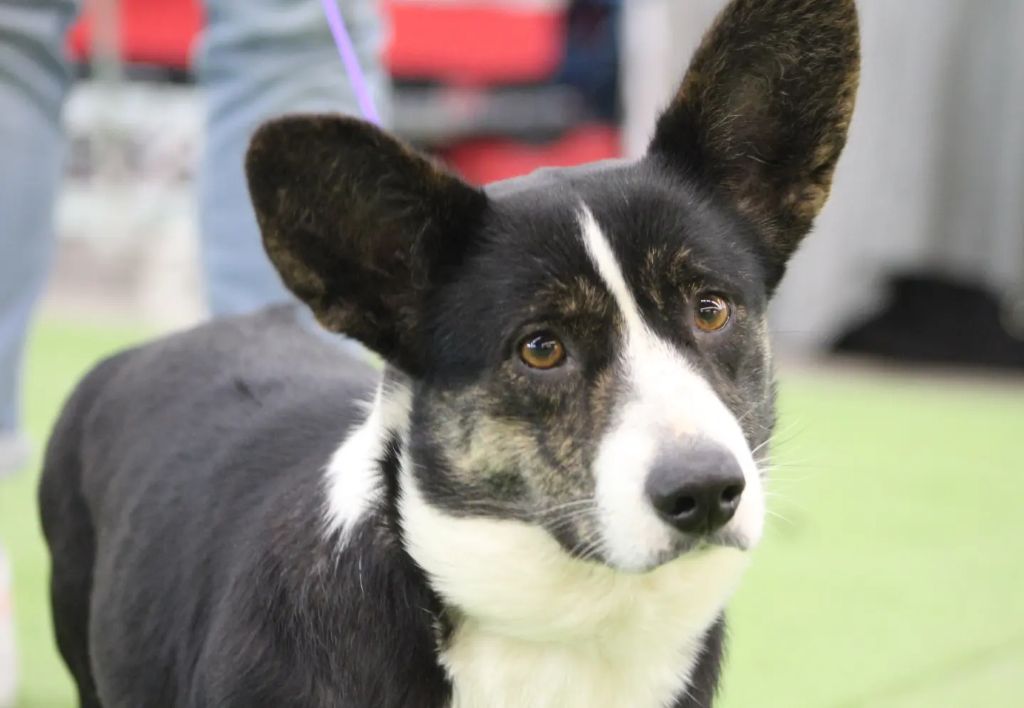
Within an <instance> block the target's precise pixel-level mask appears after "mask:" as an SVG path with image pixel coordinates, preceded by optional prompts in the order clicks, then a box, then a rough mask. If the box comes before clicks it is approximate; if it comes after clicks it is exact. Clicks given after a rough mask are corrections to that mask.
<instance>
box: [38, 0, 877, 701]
mask: <svg viewBox="0 0 1024 708" xmlns="http://www.w3.org/2000/svg"><path fill="white" fill-rule="evenodd" d="M856 70H857V37H856V13H855V10H854V7H853V4H852V2H851V1H850V0H770V1H767V2H755V0H737V1H736V2H734V3H733V5H732V6H730V8H729V9H728V10H727V11H726V12H725V13H724V14H723V16H722V18H721V19H720V20H719V22H718V24H717V25H716V28H715V29H714V30H713V32H712V33H711V34H710V35H709V37H708V38H707V39H706V40H705V43H704V45H702V48H701V50H700V51H699V52H698V54H697V56H696V58H695V60H694V65H693V67H692V68H691V72H690V74H689V75H688V77H687V79H686V80H685V81H684V84H683V87H682V89H681V90H680V94H679V96H677V98H676V100H675V101H674V102H673V104H672V106H670V107H669V109H668V110H667V111H666V113H665V115H664V116H663V117H662V119H661V120H660V122H659V125H658V128H657V131H656V133H655V136H654V139H653V141H652V144H651V150H650V154H649V155H648V156H647V157H645V158H644V159H642V160H640V161H638V162H635V163H629V162H614V163H607V164H601V165H593V166H588V167H585V168H578V169H570V170H555V171H549V172H543V173H538V174H535V175H532V176H530V177H527V178H523V179H520V180H515V181H512V182H510V183H505V184H501V185H496V186H494V187H491V188H489V189H488V190H486V191H481V190H477V189H474V188H472V187H469V186H468V185H465V184H464V183H462V182H461V181H459V180H458V179H457V178H455V177H453V176H451V175H449V174H447V173H444V172H443V171H441V170H439V169H438V168H436V167H435V166H434V165H432V164H431V163H429V162H428V161H426V160H424V159H423V158H420V157H418V156H416V155H415V154H413V153H411V152H410V151H408V150H407V149H406V148H405V147H404V146H402V145H401V144H399V143H397V142H396V141H394V140H393V139H391V138H390V137H388V136H386V135H385V134H383V133H381V132H379V131H377V130H376V129H374V128H371V127H369V126H366V125H364V124H360V123H358V122H356V121H350V120H345V119H338V118H327V117H302V118H293V119H285V120H282V121H278V122H276V123H273V124H270V125H268V126H267V127H265V128H264V129H262V130H261V131H260V133H259V134H258V135H257V136H256V138H254V141H253V146H252V148H251V149H250V154H249V158H248V165H247V166H248V171H249V178H250V188H251V191H252V195H253V201H254V204H255V206H256V210H257V214H258V216H259V218H260V224H261V227H262V229H263V233H264V240H265V243H266V246H267V250H268V253H269V255H270V257H271V259H272V260H273V261H274V262H275V265H276V266H277V268H278V270H279V271H280V273H281V274H282V277H283V278H284V280H285V282H286V283H287V284H288V285H289V287H290V288H291V289H292V290H293V291H294V292H295V293H296V294H297V295H298V296H299V297H300V298H301V299H303V300H304V301H305V302H306V303H307V304H308V305H309V306H310V307H311V309H312V310H313V312H314V313H315V314H316V316H317V317H318V319H319V320H320V322H321V323H323V324H324V325H325V327H327V328H328V329H331V330H334V331H339V332H344V333H346V334H349V335H351V336H353V337H355V338H358V339H360V340H361V341H362V342H364V343H365V344H367V345H368V346H369V347H370V348H372V349H374V350H376V351H377V352H378V353H380V354H381V355H382V356H383V357H384V358H385V360H386V361H387V366H386V367H385V369H384V372H383V373H382V374H379V373H377V372H376V371H375V370H374V369H372V368H371V367H369V366H367V365H366V364H364V363H360V362H359V361H358V360H357V359H355V358H353V357H351V356H348V355H345V354H342V353H341V352H340V351H339V350H338V349H337V348H336V347H335V346H334V345H333V344H330V343H328V342H326V341H325V340H324V339H323V338H322V337H319V336H317V335H315V334H313V333H310V332H307V331H306V329H305V328H304V327H303V326H302V325H300V324H299V318H298V316H297V313H296V311H295V310H294V309H291V308H280V309H276V310H272V311H268V312H266V313H263V314H260V315H254V316H251V317H247V318H241V319H237V320H230V321H224V322H220V323H214V324H211V325H207V326H205V327H202V328H200V329H198V330H195V331H193V332H189V333H185V334H181V335H177V336H174V337H171V338H168V339H166V340H163V341H161V342H157V343H155V344H152V345H149V346H146V347H143V348H140V349H138V350H135V351H133V352H129V353H126V354H123V355H120V356H118V357H115V358H113V359H111V360H108V361H107V362H104V363H103V364H101V365H100V366H99V367H98V368H97V369H96V370H95V371H94V372H93V373H92V374H90V375H89V377H87V379H86V380H85V381H84V382H83V383H82V385H81V386H80V387H79V389H78V391H77V392H76V393H75V395H74V396H73V397H72V399H71V401H70V402H69V403H68V405H67V407H66V409H65V412H64V414H63V416H62V418H61V421H60V423H59V424H58V427H57V429H56V431H55V432H54V435H53V438H52V440H51V444H50V449H49V452H48V456H47V461H46V469H45V472H44V478H43V483H42V488H41V503H42V510H43V522H44V530H45V532H46V536H47V540H48V542H49V544H50V547H51V551H52V554H53V559H54V568H53V582H52V593H53V604H54V614H55V623H56V626H57V636H58V642H59V645H60V649H61V651H62V653H63V655H64V657H65V660H66V661H67V663H68V665H69V667H70V668H71V670H72V673H73V674H74V676H75V679H76V681H77V683H78V686H79V691H80V695H81V700H82V703H83V705H85V706H105V707H107V708H112V707H114V706H132V707H133V708H134V707H135V706H139V705H160V706H163V705H168V706H170V705H174V706H217V707H218V708H220V707H230V706H239V707H242V706H246V707H252V706H275V707H277V706H351V707H353V708H356V707H359V708H362V707H366V706H374V707H377V706H380V707H388V708H390V707H392V706H394V707H396V708H397V707H399V706H409V707H415V708H482V707H484V706H487V707H493V708H545V707H547V706H550V707H551V708H554V707H555V706H558V707H559V708H575V707H577V706H579V707H580V708H582V707H583V706H587V707H588V708H593V707H595V706H609V707H612V706H616V707H617V706H631V707H635V708H647V707H650V708H663V707H665V706H670V707H680V706H707V705H710V703H711V701H712V699H713V696H714V691H715V687H716V685H717V681H718V673H719V662H720V657H721V651H722V637H723V631H724V630H723V621H722V619H721V618H722V612H723V609H724V606H725V603H726V602H727V600H728V598H729V596H730V594H731V592H732V590H733V589H734V587H735V585H736V583H737V582H738V581H739V578H740V576H741V574H742V571H743V569H744V567H745V566H746V562H747V561H746V559H747V552H748V551H749V550H751V549H752V548H753V547H754V546H755V545H756V544H757V542H758V540H759V538H760V535H761V528H762V524H763V515H764V501H763V494H762V491H761V473H760V472H759V468H758V461H757V459H756V458H755V454H756V453H759V452H760V451H762V450H763V449H764V446H765V445H766V444H767V442H768V440H769V437H770V434H771V429H772V426H773V424H774V413H773V410H774V406H773V392H772V390H773V389H772V386H773V383H772V377H771V363H770V354H769V349H768V343H767V339H766V336H765V330H766V327H765V319H764V318H765V309H766V306H767V302H768V300H769V298H770V296H771V294H772V292H773V291H774V289H775V287H776V285H777V283H778V281H779V279H780V278H781V277H782V274H783V272H784V269H785V263H786V261H787V259H788V257H789V256H790V254H791V253H792V252H793V250H794V249H795V248H796V246H797V244H798V243H799V241H800V239H801V238H802V237H803V236H804V235H805V234H806V233H807V231H808V230H809V228H810V226H811V222H812V220H813V218H814V215H815V214H816V213H817V211H818V209H819V208H820V207H821V205H822V203H823V202H824V199H825V197H826V195H827V192H828V187H829V184H830V180H831V175H832V171H833V169H834V166H835V163H836V160H837V159H838V156H839V153H840V151H841V149H842V145H843V141H844V139H845V134H846V129H847V125H848V122H849V117H850V112H851V111H852V106H853V93H854V91H855V87H856ZM371 399H372V401H373V402H372V404H369V405H367V404H366V402H367V401H369V400H371ZM339 442H340V446H339Z"/></svg>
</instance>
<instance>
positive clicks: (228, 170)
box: [0, 0, 1024, 708]
mask: <svg viewBox="0 0 1024 708" xmlns="http://www.w3.org/2000/svg"><path fill="white" fill-rule="evenodd" d="M724 4H725V3H724V0H628V2H627V1H626V0H432V1H431V0H381V2H379V3H378V2H374V1H373V0H341V2H340V7H341V11H342V14H343V16H344V17H345V19H346V22H347V26H348V29H349V32H350V34H351V38H352V40H353V43H354V45H355V50H356V54H357V55H358V56H359V58H360V59H361V61H362V64H363V70H364V71H365V73H366V78H367V91H368V92H369V94H370V95H371V96H372V99H373V100H374V102H375V104H376V106H377V108H378V109H379V110H380V112H381V115H382V118H383V121H384V122H385V124H387V125H388V126H390V127H391V129H393V130H394V131H395V132H397V133H398V134H399V135H401V136H403V137H405V138H406V139H408V140H410V141H412V142H413V143H415V144H417V145H418V146H420V147H422V148H424V149H427V150H430V151H432V152H433V153H435V154H436V155H437V156H438V157H439V158H441V159H442V160H444V161H445V162H446V163H448V164H449V165H450V166H451V167H452V168H453V169H455V170H456V171H458V172H459V173H461V174H462V175H463V176H464V177H465V178H467V179H468V180H470V181H473V182H477V183H481V184H483V183H486V182H489V181H492V180H496V179H501V178H505V177H509V176H513V175H517V174H521V173H525V172H529V171H531V170H533V169H536V168H538V167H542V166H548V165H571V164H577V163H582V162H588V161H592V160H598V159H603V158H608V157H617V156H636V155H639V154H641V153H642V152H643V150H644V149H645V146H646V141H647V139H648V138H649V136H650V134H651V131H652V128H653V123H654V119H655V117H656V115H657V113H658V111H659V110H660V109H661V108H662V107H663V106H664V105H666V103H667V101H668V100H669V97H670V96H671V95H672V93H673V91H674V90H675V88H676V85H677V84H678V81H679V79H680V78H681V76H682V72H683V70H684V68H685V66H686V63H687V61H688V59H689V56H690V54H691V53H692V51H693V49H694V48H695V46H696V44H697V42H698V41H699V39H700V37H701V36H702V34H703V32H704V31H705V30H706V29H707V27H708V26H709V25H710V23H711V21H712V19H713V18H714V16H715V14H716V13H717V12H718V10H720V9H721V7H722V6H723V5H724ZM48 5H49V6H52V10H53V14H52V15H51V16H45V15H44V16H42V19H38V17H37V16H36V15H35V14H34V10H38V9H39V8H41V7H43V6H48ZM859 5H860V8H861V15H862V35H863V62H864V63H863V76H862V84H861V93H860V98H859V103H858V108H857V113H856V114H855V118H854V122H853V126H852V128H851V134H850V141H849V144H848V147H847V151H846V153H845V155H844V157H843V159H842V161H841V162H840V166H839V169H838V171H837V175H836V181H835V187H834V190H833V195H832V199H831V201H830V202H829V204H828V206H827V207H826V209H825V211H824V212H823V214H822V216H821V217H820V219H819V221H818V227H817V229H816V231H815V233H814V234H813V236H812V237H811V238H810V239H809V240H808V242H807V245H806V247H804V248H803V249H802V251H801V252H800V253H799V255H798V256H797V258H796V259H795V260H794V262H793V264H792V266H791V268H790V271H789V275H788V277H787V280H786V282H785V283H784V286H783V288H782V290H781V292H780V294H779V296H778V299H777V301H776V303H775V308H774V311H773V315H772V323H773V330H774V336H775V342H776V351H777V355H778V358H779V360H780V377H781V388H780V405H781V422H780V427H779V432H778V435H777V437H776V443H775V459H776V467H775V469H774V470H773V479H772V481H771V483H770V491H771V504H770V507H771V508H772V514H773V516H772V520H771V523H770V529H769V533H768V536H767V539H766V542H765V545H764V547H763V549H762V550H761V551H760V552H759V554H758V556H757V559H756V562H755V564H754V568H753V570H752V572H751V575H750V576H749V578H748V580H747V582H746V583H745V584H744V585H743V587H742V589H741V591H740V593H739V596H738V597H737V599H736V602H735V603H734V609H733V612H732V629H733V639H732V641H731V649H730V659H729V663H728V669H727V671H726V675H725V678H724V681H723V685H724V694H723V697H722V702H721V703H722V705H725V706H727V707H732V708H736V707H738V706H751V705H756V706H780V707H781V706H789V707H792V706H835V707H839V706H843V707H853V706H967V705H971V706H973V705H985V706H990V707H995V706H1007V707H1009V706H1021V705H1024V494H1022V492H1021V484H1020V480H1022V479H1024V458H1022V455H1021V451H1020V440H1021V437H1022V435H1024V199H1022V197H1024V43H1021V42H1020V36H1021V35H1022V34H1024V2H1019V1H1018V0H981V1H980V2H979V1H977V0H901V1H900V2H898V3H895V2H891V1H887V0H860V2H859ZM257 7H258V8H259V9H258V10H254V8H257ZM78 9H79V8H76V7H74V3H72V2H70V0H0V210H4V211H7V212H8V214H7V215H5V214H4V213H2V211H0V280H2V279H4V277H5V273H7V274H8V275H7V277H8V285H10V284H11V283H13V282H14V275H17V274H18V273H19V272H20V267H19V266H17V265H16V262H17V261H18V259H19V258H20V257H21V256H22V255H23V251H24V250H25V249H32V248H37V247H39V243H42V242H43V241H45V242H46V244H48V245H46V247H45V249H44V250H46V253H45V254H44V255H43V256H42V260H41V261H40V262H44V261H45V262H46V263H48V264H50V265H49V269H48V273H47V274H45V283H46V287H45V292H44V293H43V294H42V296H41V299H40V300H39V302H40V303H41V304H40V305H39V306H38V307H37V308H36V309H35V310H34V312H35V317H34V319H33V320H32V323H33V324H32V326H31V329H30V330H29V332H30V334H29V336H28V340H27V341H28V344H27V354H25V356H24V358H23V359H21V361H22V362H23V366H21V367H19V368H20V370H21V373H20V374H19V381H20V397H19V400H20V405H19V408H18V410H19V411H20V412H19V413H18V415H17V417H16V418H15V419H14V420H16V423H17V425H16V431H15V430H14V428H15V426H10V427H12V433H11V434H10V435H8V437H7V443H5V438H4V432H5V431H4V429H3V425H2V424H3V420H2V417H0V549H2V550H0V556H2V557H0V706H4V693H5V690H6V691H7V692H8V693H11V694H12V695H13V693H12V692H13V691H15V690H16V691H17V696H18V697H17V699H16V702H15V703H14V704H13V705H17V706H24V707H32V706H35V707H46V708H64V707H66V706H71V705H73V703H72V699H71V689H70V683H69V681H68V678H67V676H66V672H65V670H64V668H63V665H62V664H61V663H60V662H59V659H58V658H57V655H56V651H55V648H54V645H53V640H52V629H51V626H50V620H49V616H48V610H47V598H46V589H45V587H46V586H45V583H46V578H47V572H48V571H47V567H46V559H45V555H44V552H43V547H42V541H41V538H40V534H39V530H38V522H37V512H36V509H35V498H34V488H35V478H36V470H37V469H38V466H39V465H38V462H39V453H40V449H41V445H42V444H43V443H44V441H45V438H46V436H47V434H48V430H49V427H50V425H51V424H52V421H53V419H54V417H55V415H56V413H57V411H58V410H59V406H60V404H61V403H62V401H63V399H64V397H65V396H66V395H67V393H68V392H69V391H70V388H71V387H72V386H73V385H74V383H75V382H76V380H77V378H78V377H79V376H80V375H81V374H82V373H83V372H84V371H85V370H86V369H87V368H88V367H89V366H91V365H92V364H93V363H95V361H96V360H97V359H98V358H100V357H102V356H104V355H106V354H108V353H110V352H112V351H114V350H116V349H118V348H122V347H124V346H127V345H129V344H132V343H135V342H138V341H141V340H144V339H146V338H149V337H152V336H156V335H158V334H161V333H163V332H166V331H169V330H173V329H177V328H181V327H185V326H189V325H191V324H193V323H195V322H198V321H201V320H202V319H204V318H205V317H207V316H208V315H209V313H210V312H211V311H212V312H214V313H225V312H231V311H237V310H240V309H245V307H246V303H247V302H249V301H250V300H246V299H245V298H241V299H239V298H237V297H236V296H235V295H236V294H237V292H238V291H240V290H245V289H246V288H247V287H249V286H248V285H247V282H248V281H247V280H246V278H248V277H250V276H249V274H245V273H243V274H238V273H228V274H224V273H223V272H220V271H218V268H220V267H221V266H220V265H219V263H220V260H219V259H222V258H223V257H224V254H225V253H228V254H232V253H238V252H241V251H245V250H251V249H252V243H248V242H246V241H245V240H244V238H243V237H244V236H245V234H248V233H249V231H250V230H251V226H252V225H251V223H250V222H251V221H252V219H251V215H250V214H249V213H248V212H245V210H246V209H247V205H246V203H245V200H244V194H240V193H239V191H238V190H239V188H240V186H242V183H241V178H240V170H241V160H240V150H241V147H239V146H244V141H245V139H246V138H247V136H248V133H249V132H250V131H251V129H252V127H254V126H255V124H256V123H258V120H259V119H262V118H265V117H267V116H269V115H273V114H276V113H279V112H283V111H286V110H289V109H293V108H294V109H301V110H342V111H346V112H356V111H357V102H356V100H355V98H356V97H357V96H356V94H358V87H354V86H353V82H352V81H351V78H353V77H350V76H347V75H346V72H345V69H344V67H343V64H342V62H341V60H340V59H339V58H338V55H337V51H336V49H335V47H334V44H333V42H332V41H331V36H330V33H329V32H328V29H327V27H328V25H327V22H326V20H325V19H324V17H323V15H322V14H321V13H322V10H321V7H320V3H319V0H208V2H206V3H202V2H200V0H90V1H89V2H85V3H84V7H83V8H81V13H80V14H75V13H76V12H77V10H78ZM240 18H241V19H240ZM72 20H74V22H73V24H70V23H71V21H72ZM245 23H248V24H245ZM65 27H66V29H67V31H66V32H65V31H64V30H65ZM33 32H35V33H36V36H42V35H46V34H47V33H49V34H50V35H53V36H59V37H60V44H59V52H60V55H61V58H65V59H66V64H65V65H64V66H63V67H57V68H56V69H54V71H59V72H63V71H65V70H66V71H67V72H69V73H68V74H67V76H68V77H69V78H68V79H62V80H61V81H60V82H58V83H60V85H61V86H62V87H64V86H66V91H65V89H64V88H61V89H59V90H54V91H53V92H52V93H53V96H57V97H58V98H53V99H48V100H51V103H53V104H54V105H55V106H56V108H52V109H51V113H52V114H53V115H59V116H61V117H60V119H59V120H60V122H59V124H57V123H55V128H54V130H53V131H52V136H51V138H50V140H51V141H52V142H54V143H55V144H59V142H60V140H61V139H63V140H64V154H63V155H62V156H61V155H59V156H58V157H57V158H55V159H56V162H55V164H59V165H60V178H59V180H58V181H57V182H56V184H57V185H58V189H57V191H56V198H55V202H54V210H53V214H54V217H53V219H52V223H46V221H47V220H46V219H43V224H42V226H41V227H40V234H39V236H38V237H33V239H31V240H28V241H19V239H23V240H24V239H28V238H29V231H30V229H28V228H27V227H26V228H25V229H20V224H22V223H25V222H21V221H18V220H16V219H13V218H11V216H10V215H11V214H14V213H15V211H16V210H17V209H18V208H19V206H20V207H24V206H25V205H24V204H23V203H21V204H19V200H21V199H22V197H21V196H19V195H21V194H22V192H21V191H20V189H19V188H20V186H23V183H24V182H25V181H26V180H31V179H34V177H32V175H31V170H30V169H29V168H30V167H31V162H32V161H31V160H29V163H28V166H27V167H26V166H24V165H20V164H19V163H18V161H17V155H18V154H19V152H18V149H17V148H18V147H19V146H20V143H21V140H20V136H22V135H25V136H28V135H29V134H31V133H32V132H33V131H32V127H33V124H32V121H33V120H35V119H34V118H33V114H32V113H31V112H28V113H21V114H19V113H17V112H13V113H12V112H9V111H7V112H6V113H5V110H6V109H5V106H6V105H7V104H6V103H5V102H6V101H11V100H13V99H12V97H15V96H17V95H19V94H18V92H19V91H20V92H22V94H24V93H33V92H36V93H39V94H43V93H45V91H44V88H45V86H44V85H43V84H39V85H38V86H37V84H36V83H34V82H32V81H30V80H29V79H26V78H25V77H26V76H29V77H31V72H30V70H29V69H27V68H26V65H27V63H28V62H30V61H31V60H32V57H33V56H37V55H38V52H36V53H35V54H34V53H33V52H34V50H33V47H32V46H31V43H29V42H28V41H27V40H26V39H25V37H32V36H33V34H32V33H33ZM275 55H276V56H281V57H288V58H287V59H284V60H282V61H280V62H278V63H277V64H276V65H273V66H271V65H270V62H269V61H267V62H265V64H266V66H267V68H266V69H265V70H262V69H261V70H262V71H263V73H262V74H261V73H254V72H252V71H251V72H250V73H251V74H252V75H251V76H249V83H246V82H245V81H243V80H242V78H239V77H242V76H243V74H244V73H245V72H246V71H249V70H250V69H251V67H252V66H254V65H255V64H253V62H254V60H253V57H257V60H256V62H257V63H258V62H259V61H260V60H259V57H268V56H275ZM53 61H55V60H52V57H51V63H52V62H53ZM54 66H57V65H56V64H54ZM261 66H262V65H261ZM51 73H52V72H51ZM356 78H358V77H356ZM5 85H6V88H4V87H5ZM12 87H13V88H12ZM263 87H265V89H266V90H265V91H264V90H263ZM37 88H38V91H36V89H37ZM5 91H6V93H5ZM37 98H38V96H37ZM61 102H62V103H63V109H62V113H61V109H60V103H61ZM261 102H262V104H261ZM39 103H40V104H44V103H45V101H44V100H42V99H40V100H39ZM253 105H255V106H256V107H255V108H250V109H246V110H247V112H245V111H243V110H242V109H243V108H244V107H245V106H250V107H251V106H253ZM40 120H41V119H40ZM61 135H63V138H61ZM233 150H234V151H235V152H232V151H233ZM30 154H31V155H36V154H42V153H37V152H31V153H30ZM39 159H43V158H42V157H40V158H39ZM5 162H6V164H4V163H5ZM44 191H45V190H44ZM5 194H6V196H5ZM39 203H40V204H42V205H43V206H42V207H40V208H42V209H45V205H46V204H47V203H48V202H47V201H46V199H42V200H41V201H40V202H39ZM243 212H245V213H243ZM236 222H238V223H240V224H241V226H239V227H237V228H236V227H235V224H236ZM15 227H19V228H18V229H15ZM4 229H7V230H8V232H7V233H4ZM12 230H15V231H16V232H12ZM43 231H45V233H43ZM212 232H217V233H219V234H220V235H219V236H217V238H218V239H219V241H217V242H214V241H212V240H211V236H210V235H209V234H210V233H212ZM51 234H52V239H51ZM225 234H228V235H225ZM231 235H234V236H233V237H234V239H235V240H231V238H232V236H231ZM225 239H227V240H225ZM3 260H6V261H7V263H6V264H5V263H4V262H2V261H3ZM37 260H39V259H37ZM260 267H262V266H260ZM255 270H259V268H256V269H255ZM218 273H219V275H218ZM253 277H256V276H253ZM42 280H43V274H41V275H40V282H42ZM274 287H277V288H279V286H276V285H275V286H274ZM23 290H24V288H20V287H19V288H14V287H13V286H11V287H6V288H5V284H4V283H3V282H0V339H2V338H4V337H6V338H7V339H9V340H12V341H14V340H17V338H18V335H17V333H18V331H20V330H19V328H20V327H23V323H21V324H11V325H10V326H7V325H6V324H5V322H4V320H3V315H2V313H3V311H4V308H11V307H14V304H15V301H16V300H17V299H18V298H19V297H21V295H22V291H23ZM250 290H251V288H250ZM276 292H278V291H276V290H275V291H273V292H271V295H273V294H276ZM261 297H263V295H261ZM267 297H269V296H267ZM5 298H6V300H5ZM233 298H234V299H233ZM258 300H259V298H255V300H253V301H258ZM32 307H33V303H29V304H28V305H26V306H25V312H26V317H27V313H28V312H30V311H32ZM26 321H27V320H26ZM5 327H7V328H6V329H5ZM0 344H2V342H0ZM17 348H18V349H19V351H20V348H21V346H20V344H18V345H17ZM2 360H3V357H0V364H2V363H3V361H2ZM0 393H3V387H2V386H0ZM15 434H16V435H17V438H15ZM5 444H6V445H7V446H8V447H6V448H5ZM5 450H7V453H6V454H7V455H8V459H15V455H16V454H18V451H20V458H19V462H18V464H16V465H15V464H10V465H9V467H11V468H12V469H10V470H9V471H7V473H6V474H5V470H4V454H5ZM14 467H17V468H18V470H17V471H15V470H14V469H13V468H14ZM15 637H16V646H15V643H14V641H13V640H14V639H15ZM14 666H16V670H15V669H12V667H14ZM12 676H16V678H17V688H15V687H14V683H13V682H12V681H11V677H12Z"/></svg>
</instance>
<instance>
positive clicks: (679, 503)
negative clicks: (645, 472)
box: [646, 441, 744, 533]
mask: <svg viewBox="0 0 1024 708" xmlns="http://www.w3.org/2000/svg"><path fill="white" fill-rule="evenodd" d="M743 487H744V482H743V470H742V469H741V468H740V465H739V462H738V461H737V460H736V457H735V455H733V454H732V453H731V452H729V451H728V450H726V449H725V448H724V447H722V446H720V445H717V444H715V443H712V442H704V441H701V442H697V443H694V444H692V445H687V446H685V447H675V448H672V449H671V450H670V451H669V450H666V451H664V452H662V453H661V454H659V455H658V457H657V459H656V460H655V463H654V465H653V467H652V468H651V472H650V475H649V476H648V477H647V485H646V491H647V496H648V497H649V498H650V500H651V504H652V505H653V506H654V508H655V510H657V512H658V515H659V516H660V517H661V518H662V519H664V520H665V521H666V522H667V523H668V524H670V525H671V526H674V527H675V528H677V529H679V530H680V531H683V532H685V533H710V532H712V531H715V530H717V529H719V528H721V527H722V526H725V524H726V523H728V521H729V519H731V518H732V517H733V514H735V513H736V509H737V507H739V505H740V497H741V496H742V495H743Z"/></svg>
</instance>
